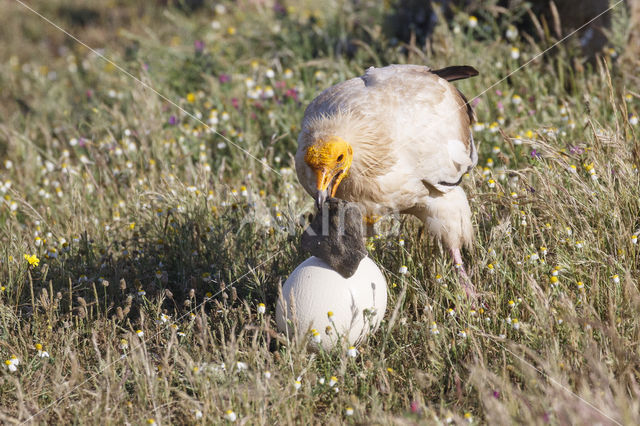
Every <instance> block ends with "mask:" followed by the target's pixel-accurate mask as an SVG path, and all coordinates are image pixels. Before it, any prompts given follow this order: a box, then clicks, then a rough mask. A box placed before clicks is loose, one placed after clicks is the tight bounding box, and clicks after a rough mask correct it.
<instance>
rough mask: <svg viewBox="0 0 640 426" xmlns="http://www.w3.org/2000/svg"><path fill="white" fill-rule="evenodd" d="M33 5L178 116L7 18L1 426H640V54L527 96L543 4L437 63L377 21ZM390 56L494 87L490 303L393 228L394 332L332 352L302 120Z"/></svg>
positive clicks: (39, 25)
mask: <svg viewBox="0 0 640 426" xmlns="http://www.w3.org/2000/svg"><path fill="white" fill-rule="evenodd" d="M30 4H31V6H32V7H34V8H35V9H37V10H38V11H40V12H41V13H43V14H44V15H45V16H47V17H49V18H50V19H52V20H53V21H55V22H56V23H58V24H59V25H61V26H62V27H63V28H65V29H68V30H69V31H70V32H71V33H73V34H74V35H76V36H78V37H79V38H80V39H81V40H83V41H86V42H87V43H88V44H89V45H90V46H92V47H96V48H101V49H103V50H102V51H103V52H104V54H105V55H107V56H108V57H110V58H112V59H113V60H114V62H115V63H117V64H118V65H120V66H122V67H124V68H125V69H127V70H128V71H129V72H130V73H131V74H133V75H134V76H136V77H137V78H139V79H140V80H142V81H144V82H145V83H147V84H148V85H150V86H152V87H153V88H155V89H156V90H158V91H159V92H161V93H162V94H163V95H165V96H166V97H167V98H169V99H171V101H172V102H168V101H166V100H164V99H162V98H160V97H158V96H157V95H156V94H154V93H153V92H152V91H150V90H148V89H146V88H145V87H143V86H142V85H141V84H139V83H137V82H136V81H134V80H133V79H131V78H130V77H129V76H127V75H125V74H124V73H122V72H120V71H119V70H118V69H116V68H115V67H114V66H113V65H110V64H108V63H106V62H105V61H103V60H102V59H100V58H99V57H98V56H97V55H95V54H94V53H91V52H89V51H88V50H87V49H86V48H84V47H82V46H80V45H79V44H77V43H75V42H74V41H72V40H70V39H69V38H66V37H65V36H64V35H63V34H61V33H60V32H59V31H57V30H56V29H55V28H53V27H51V26H49V25H48V24H46V23H45V22H44V21H42V20H41V19H40V18H38V17H37V16H35V15H34V14H32V13H31V12H29V11H28V10H26V9H25V8H24V7H22V6H20V5H19V4H18V3H13V2H11V3H10V4H7V5H5V9H6V11H5V12H3V14H2V17H0V22H1V23H2V25H1V28H2V29H1V30H0V31H2V37H3V40H4V41H5V43H3V44H2V45H1V46H0V55H1V57H2V58H3V61H1V63H0V117H1V118H0V153H2V158H3V159H4V160H3V164H2V165H0V168H1V171H0V191H1V192H2V195H3V197H4V198H3V201H2V204H0V238H1V241H2V245H1V248H2V250H1V253H0V285H1V286H2V287H1V290H0V359H2V360H3V361H4V360H8V361H9V363H13V361H10V360H11V357H12V356H13V357H16V358H17V359H18V360H19V364H18V365H13V364H12V365H13V367H16V368H15V370H16V371H10V369H9V365H8V364H6V363H5V364H4V367H5V368H2V369H1V370H0V401H2V407H3V408H2V410H0V421H1V422H3V423H6V424H11V423H21V422H28V423H38V424H40V423H42V424H44V423H87V424H89V423H112V424H121V423H125V422H127V423H130V424H143V423H147V422H148V423H150V422H151V420H153V421H154V422H155V423H157V424H160V423H162V424H171V423H174V424H181V423H203V424H211V423H222V422H229V421H230V420H227V419H228V418H229V416H230V414H228V413H227V410H232V411H233V412H234V415H235V417H236V418H237V419H236V421H237V422H246V423H249V424H273V423H284V424H291V423H297V424H308V423H316V424H318V423H322V424H324V423H328V424H335V423H381V424H388V423H400V424H413V423H425V424H432V423H434V422H448V421H449V419H451V420H452V421H454V422H456V423H465V422H467V421H473V422H474V423H495V424H512V423H528V424H543V423H551V424H581V423H588V422H589V423H591V422H600V423H603V424H615V423H621V424H640V414H639V413H640V403H639V402H638V401H640V385H639V384H638V381H639V380H640V362H639V360H640V353H639V352H640V347H639V345H640V343H639V342H640V326H639V324H638V319H637V313H638V311H639V310H640V293H639V292H638V276H639V274H640V265H639V263H640V258H639V246H638V244H637V243H636V241H637V238H638V237H637V236H638V234H639V233H640V219H639V218H640V181H639V174H638V167H640V145H639V143H638V136H637V133H638V131H639V128H638V126H637V114H638V110H639V109H640V98H639V96H640V95H639V92H640V90H639V89H638V80H637V76H636V74H637V72H636V71H637V62H636V63H634V62H633V58H632V60H619V59H616V58H615V57H611V56H609V57H607V56H605V57H604V58H603V59H602V61H600V62H597V63H594V64H591V65H590V64H584V65H581V66H576V62H572V60H570V59H566V58H568V57H570V56H568V55H569V54H570V53H572V52H573V51H574V50H575V45H574V44H572V43H567V44H563V45H561V46H560V48H559V49H557V50H558V51H557V52H555V51H554V52H551V53H550V54H548V55H546V56H545V57H543V58H537V59H535V60H534V61H533V62H532V63H530V64H528V65H527V66H526V67H524V68H523V69H521V70H520V71H518V72H517V73H516V74H514V75H512V76H510V77H509V78H507V79H506V80H501V79H502V78H503V77H505V76H507V74H508V73H509V72H510V71H511V70H514V69H516V68H517V67H518V66H520V65H522V64H524V63H526V61H527V60H529V59H530V58H533V57H534V56H535V55H536V54H538V53H540V52H541V51H543V50H544V49H545V48H546V47H548V46H550V45H551V44H552V43H553V42H554V41H555V39H553V37H552V36H551V35H549V34H548V33H547V34H546V35H545V34H544V33H543V34H541V35H542V37H538V38H536V39H533V38H530V37H525V36H524V35H522V34H520V36H519V37H518V38H517V39H516V40H513V41H508V40H506V39H505V36H504V34H505V30H506V29H507V27H508V25H509V24H510V22H511V20H512V19H515V18H514V17H516V16H522V15H524V13H525V12H524V9H518V10H514V11H512V12H510V13H511V14H510V13H506V12H505V11H503V10H500V9H497V8H494V7H490V6H488V7H486V9H483V10H476V11H470V13H475V14H476V15H478V16H479V18H480V19H479V25H478V26H477V27H475V28H472V27H471V26H470V25H469V23H468V16H469V15H468V14H467V13H466V12H463V11H461V12H460V13H458V14H456V15H455V16H454V18H453V20H452V21H451V22H450V23H449V24H448V25H445V24H440V25H439V26H438V27H437V28H436V31H435V33H434V34H433V35H432V37H431V39H430V41H429V43H428V44H427V46H426V47H424V48H423V47H421V46H416V45H415V44H411V43H409V44H403V43H401V42H397V41H395V40H393V39H392V37H391V36H390V35H388V34H387V33H385V31H384V25H383V22H384V16H385V15H386V14H388V13H390V12H391V11H392V10H391V9H389V6H384V5H382V4H381V5H378V4H376V2H358V3H351V2H341V1H327V2H323V3H322V4H320V5H319V4H318V3H317V2H310V1H304V2H284V3H283V5H284V6H283V7H282V8H275V7H271V6H269V7H268V6H266V5H265V4H263V3H261V2H255V3H254V2H248V1H247V2H239V3H238V4H235V3H234V4H232V3H224V2H223V3H222V4H224V5H225V6H226V9H225V10H222V9H221V8H214V7H213V5H212V4H210V3H208V2H205V6H203V7H202V8H200V9H197V10H196V11H190V10H189V8H185V7H184V5H185V4H187V3H181V2H176V3H175V4H174V5H173V6H169V7H160V6H158V5H155V4H153V3H152V4H149V3H146V4H144V5H140V6H137V5H136V6H132V5H130V4H129V2H122V1H113V2H110V3H108V4H106V3H103V2H88V3H85V2H79V1H71V2H62V1H59V0H55V1H48V2H31V3H30ZM320 6H321V7H320ZM613 13H614V18H615V19H614V22H615V25H614V27H613V29H612V37H611V39H612V40H613V41H614V45H613V46H612V48H613V49H614V51H615V52H618V53H619V54H621V53H622V52H623V50H622V47H623V46H622V43H623V41H624V36H625V34H626V29H625V28H626V21H627V18H626V12H625V11H624V10H623V9H622V6H621V7H620V8H617V9H615V10H614V11H613ZM213 22H215V23H213ZM196 42H197V43H196ZM200 42H202V44H200ZM616 43H617V44H616ZM514 47H515V48H518V54H519V57H517V58H516V57H515V56H518V55H516V54H515V51H513V50H512V48H514ZM574 53H575V52H574ZM610 53H611V54H613V51H612V52H610ZM573 57H575V56H573ZM388 63H425V64H428V65H430V66H432V67H434V68H437V67H440V66H445V65H449V64H469V65H473V66H474V67H476V68H477V69H478V70H480V72H481V75H480V76H479V77H477V78H474V79H470V80H465V81H461V82H459V83H456V85H457V86H458V87H459V88H460V89H461V90H462V91H463V92H464V93H465V94H467V96H468V97H469V98H473V97H474V96H475V95H477V94H480V93H483V92H484V90H485V89H486V88H488V87H491V89H490V90H488V91H486V93H483V94H482V96H480V97H479V98H478V99H477V100H475V101H473V102H474V104H475V109H476V114H477V116H478V120H479V123H478V124H476V127H475V129H474V135H475V139H476V142H477V143H478V145H479V153H480V162H479V166H478V168H477V169H476V170H474V171H473V172H472V173H470V175H469V176H468V177H467V178H465V180H464V187H465V190H466V191H467V193H468V194H469V196H470V199H471V205H472V211H473V214H474V225H475V230H476V235H475V243H474V245H473V247H471V248H470V250H468V251H467V252H466V253H465V256H466V262H467V264H468V265H469V272H470V274H471V276H472V279H473V281H474V282H475V283H476V285H477V287H478V288H479V289H480V290H481V291H482V292H483V293H484V297H483V300H484V303H483V305H477V306H472V305H471V304H470V303H469V302H468V301H467V300H466V299H465V298H464V297H463V296H462V294H463V293H462V292H461V290H460V287H459V285H458V282H457V278H456V275H455V273H454V272H453V271H452V266H451V265H450V263H449V261H448V257H447V256H446V255H443V253H442V250H441V248H440V247H439V245H438V244H437V243H436V242H433V241H430V240H429V239H428V238H426V237H425V236H422V232H421V228H420V225H419V223H417V222H415V221H413V220H411V219H401V220H400V219H397V218H391V219H387V220H385V221H384V222H383V223H382V224H381V230H384V231H385V232H381V236H380V237H378V238H374V239H371V240H370V241H369V242H368V245H367V246H368V248H369V252H370V256H371V257H372V258H373V259H374V260H375V261H376V262H377V263H378V264H379V265H380V267H381V268H383V270H384V271H385V274H386V276H387V279H388V283H389V303H388V308H387V314H386V316H385V321H384V322H383V324H382V326H381V328H380V329H379V330H378V332H377V333H376V334H375V335H374V336H373V337H372V338H371V339H370V340H369V341H368V342H367V343H365V344H364V345H363V346H361V347H360V348H359V355H358V356H357V357H356V358H351V357H349V356H348V355H347V353H346V351H345V349H344V348H338V349H336V350H335V351H334V352H332V353H318V354H313V353H310V352H308V350H307V349H306V348H305V345H304V344H296V343H295V342H288V341H286V338H285V337H284V336H283V335H281V334H279V333H278V332H277V331H276V330H275V328H276V326H275V320H274V314H275V302H276V300H277V297H278V287H279V285H280V284H281V283H282V282H283V281H284V280H285V279H286V277H287V276H288V274H289V273H290V272H291V271H292V270H293V269H294V268H295V266H296V265H298V264H299V263H300V262H301V261H302V260H304V259H305V258H306V254H305V253H303V252H301V250H300V249H299V237H300V235H301V232H302V230H303V220H301V217H302V216H303V214H305V213H308V212H310V211H311V210H312V200H311V199H310V198H309V197H308V196H306V194H305V193H304V191H303V190H302V188H301V187H300V185H299V184H298V183H297V181H296V177H295V173H294V172H293V168H294V164H293V158H292V154H293V152H295V148H296V138H297V132H298V129H299V124H300V120H301V117H302V113H303V111H304V107H305V106H306V104H307V103H308V102H310V101H311V100H312V99H313V98H314V96H315V95H316V94H317V93H319V91H320V90H322V89H323V88H326V87H328V86H329V85H331V84H333V83H336V82H338V81H341V80H343V79H345V78H348V77H352V76H356V75H359V74H361V73H362V72H363V70H364V69H366V68H367V67H369V66H370V65H384V64H388ZM496 82H498V83H497V85H495V86H493V85H494V84H496ZM252 83H253V85H252ZM258 86H260V89H259V88H258ZM267 86H270V88H271V90H272V91H273V96H269V97H268V96H266V95H268V94H269V89H267ZM173 103H175V104H177V105H179V106H180V107H181V108H183V109H184V111H187V112H189V113H190V114H194V115H196V116H198V117H201V118H202V120H204V121H205V122H208V123H211V127H213V128H215V129H216V130H217V132H219V133H220V134H221V135H224V136H221V135H218V134H216V133H211V132H208V131H207V128H206V127H205V126H203V125H202V123H200V122H198V121H196V120H194V119H192V118H191V117H189V116H188V115H186V114H185V113H184V112H181V110H179V109H178V108H177V107H176V106H175V105H173ZM211 110H217V113H215V114H214V113H212V112H211ZM634 117H636V118H635V119H634ZM634 123H635V124H634ZM239 147H240V148H241V149H239ZM258 160H259V161H258ZM261 161H264V162H265V163H266V166H265V165H264V164H263V163H261ZM594 176H596V177H597V178H594ZM634 236H636V237H635V239H634ZM400 240H403V241H404V243H403V244H401V243H400ZM25 255H28V256H33V257H30V259H31V261H32V262H31V263H33V264H31V263H30V262H29V261H28V260H29V259H26V258H25ZM36 259H37V260H38V262H36ZM403 265H406V266H407V268H408V273H407V274H406V275H400V274H399V273H398V272H397V271H399V269H400V267H401V266H403ZM260 303H264V304H265V305H266V312H265V313H264V314H261V313H258V305H259V304H260ZM434 324H435V325H434ZM42 351H46V352H47V354H48V355H49V357H42V355H43V352H42ZM267 372H269V376H270V377H269V378H267V374H266V373H267ZM332 376H335V377H336V378H337V383H336V384H335V385H334V386H329V381H330V378H331V377H332ZM322 380H324V383H321V382H322ZM296 381H299V382H300V387H299V389H297V390H296V389H295V387H294V384H295V382H296ZM348 408H351V409H352V411H353V412H352V414H348V413H347V410H348ZM349 413H351V412H349Z"/></svg>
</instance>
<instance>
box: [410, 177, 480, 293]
mask: <svg viewBox="0 0 640 426" xmlns="http://www.w3.org/2000/svg"><path fill="white" fill-rule="evenodd" d="M425 187H427V189H429V187H428V186H427V185H426V184H425ZM430 192H431V193H430V194H429V196H427V197H425V199H424V204H421V205H418V206H416V207H414V208H412V209H409V210H406V211H405V212H406V213H410V214H413V215H415V216H417V217H418V218H420V219H421V220H422V221H423V222H424V224H425V227H426V229H427V230H428V231H429V233H430V234H431V235H434V236H436V237H437V238H438V239H439V240H440V241H442V243H443V244H444V246H445V247H448V248H449V251H450V253H451V257H452V259H453V264H454V265H455V266H456V269H457V270H458V274H459V277H460V283H461V284H462V286H463V287H464V290H465V292H466V293H467V295H468V296H470V297H473V296H474V295H475V288H474V286H473V284H472V283H471V280H470V279H469V276H468V275H467V273H466V271H465V268H464V263H463V261H462V256H461V254H460V247H462V246H469V245H470V244H471V241H472V240H473V226H472V224H471V209H470V208H469V202H468V201H467V195H466V194H465V193H464V190H463V189H462V188H460V187H459V186H455V187H453V188H451V189H450V190H449V191H447V192H440V191H437V190H435V188H434V190H433V191H430Z"/></svg>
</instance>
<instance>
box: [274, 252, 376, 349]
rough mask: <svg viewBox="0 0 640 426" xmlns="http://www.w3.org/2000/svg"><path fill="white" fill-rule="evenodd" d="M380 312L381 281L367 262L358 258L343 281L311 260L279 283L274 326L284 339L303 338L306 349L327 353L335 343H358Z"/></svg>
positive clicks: (315, 258)
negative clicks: (320, 348)
mask: <svg viewBox="0 0 640 426" xmlns="http://www.w3.org/2000/svg"><path fill="white" fill-rule="evenodd" d="M283 303H284V306H286V308H287V309H284V308H283ZM386 309H387V281H386V280H385V278H384V275H383V274H382V271H380V268H378V266H377V265H376V264H375V262H374V261H373V260H371V259H370V258H369V257H365V258H364V259H362V261H361V262H360V265H359V266H358V269H357V270H356V273H355V274H353V276H351V277H350V278H344V277H343V276H342V275H340V274H339V273H338V272H336V271H335V270H333V269H332V268H331V267H330V266H329V265H327V264H326V263H325V261H324V260H322V259H320V258H318V257H315V256H312V257H310V258H308V259H307V260H305V261H304V262H302V263H301V264H300V265H298V267H297V268H296V269H295V270H294V271H293V272H292V273H291V276H289V278H288V279H287V281H286V282H285V283H284V286H283V287H282V297H281V298H280V300H278V304H277V305H276V322H277V324H278V329H279V330H280V331H281V332H283V333H285V334H287V335H288V337H289V338H290V339H292V340H295V339H302V338H308V339H309V343H310V347H311V348H312V349H317V348H318V346H322V347H323V348H324V349H325V350H330V349H331V348H333V347H334V346H335V345H336V344H338V343H339V344H341V345H343V346H345V345H347V346H351V345H357V344H359V343H361V342H362V341H363V340H364V338H365V337H366V336H367V335H368V334H369V333H372V332H374V331H375V330H376V329H377V327H378V325H379V324H380V321H381V320H382V318H383V317H384V313H385V310H386ZM285 311H286V314H285ZM329 312H332V315H329ZM285 315H286V317H285ZM287 324H289V326H287ZM292 326H293V327H292ZM313 330H315V331H313Z"/></svg>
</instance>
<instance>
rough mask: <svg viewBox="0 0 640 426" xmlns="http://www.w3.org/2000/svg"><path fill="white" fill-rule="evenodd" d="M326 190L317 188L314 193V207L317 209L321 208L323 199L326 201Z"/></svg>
mask: <svg viewBox="0 0 640 426" xmlns="http://www.w3.org/2000/svg"><path fill="white" fill-rule="evenodd" d="M328 192H329V191H327V190H326V189H325V190H324V191H321V190H318V192H317V193H316V208H317V209H318V210H322V205H323V204H324V202H325V201H327V193H328Z"/></svg>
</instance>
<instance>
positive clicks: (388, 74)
mask: <svg viewBox="0 0 640 426" xmlns="http://www.w3.org/2000/svg"><path fill="white" fill-rule="evenodd" d="M476 74H477V71H475V70H474V69H473V68H471V67H464V66H463V67H450V68H445V69H442V70H430V69H429V68H428V67H425V66H417V65H391V66H387V67H384V68H369V69H368V70H367V72H366V73H365V74H364V75H363V76H361V77H358V78H353V79H350V80H347V81H345V82H342V83H339V84H337V85H335V86H333V87H330V88H329V89H327V90H325V91H324V92H322V93H321V94H320V95H319V96H318V97H317V98H316V99H315V100H314V101H313V102H311V104H310V105H309V106H308V107H307V109H306V111H305V116H304V119H303V122H302V131H301V133H300V136H299V138H298V152H297V153H296V171H297V174H298V179H299V180H300V183H301V184H302V185H303V186H304V188H305V189H306V191H307V192H308V193H309V194H310V195H312V196H313V197H315V198H316V199H317V200H318V202H321V201H322V200H323V199H324V198H325V197H326V196H328V195H335V196H336V197H338V198H342V199H345V200H348V201H353V202H357V203H358V204H360V205H361V206H362V208H363V210H364V213H365V215H367V216H369V217H372V218H373V217H375V216H380V215H384V214H386V213H389V212H392V211H395V212H402V213H410V214H413V215H415V216H417V217H418V218H420V219H421V220H422V221H424V222H425V224H426V225H427V227H428V230H429V231H430V232H431V233H432V234H433V235H435V236H437V237H438V238H439V239H440V240H442V241H443V242H444V243H445V245H447V246H448V247H449V248H450V249H451V252H452V255H453V257H454V262H455V263H457V264H460V266H462V265H461V264H462V259H461V256H460V250H459V249H460V248H461V247H462V246H463V245H466V244H469V243H470V242H471V240H472V235H473V230H472V226H471V211H470V209H469V204H468V202H467V198H466V195H465V193H464V191H463V190H462V188H461V187H460V186H459V184H460V181H461V179H462V176H463V175H464V174H465V173H466V172H467V171H468V170H469V169H470V168H471V167H473V166H474V165H475V164H476V162H477V154H476V150H475V146H474V143H473V138H472V136H471V132H470V124H471V122H472V112H471V109H470V107H469V106H468V104H467V102H466V99H465V98H464V96H463V95H462V94H461V93H460V92H459V91H458V90H457V89H456V88H455V87H454V86H453V85H451V84H450V83H449V81H452V80H456V79H460V78H466V77H470V76H473V75H476ZM461 271H462V272H463V274H464V269H462V267H461ZM469 290H470V291H471V290H472V289H469Z"/></svg>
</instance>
